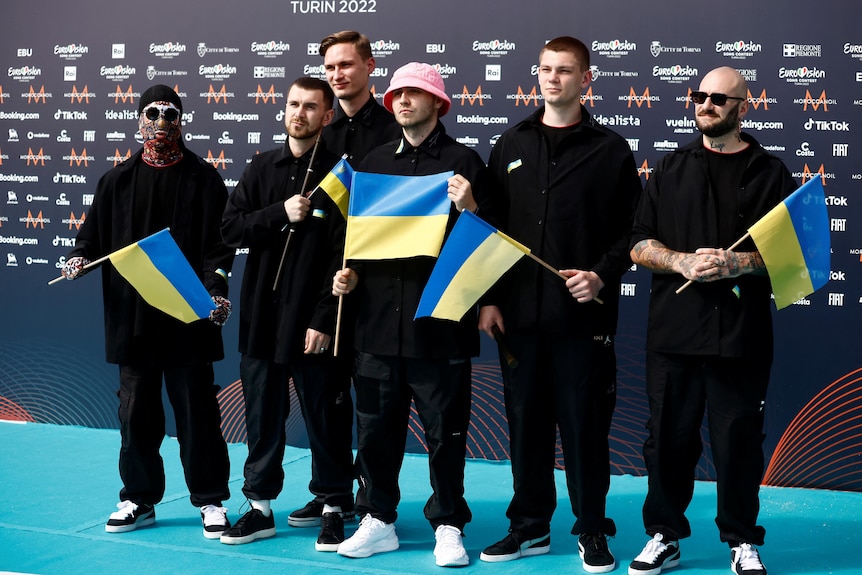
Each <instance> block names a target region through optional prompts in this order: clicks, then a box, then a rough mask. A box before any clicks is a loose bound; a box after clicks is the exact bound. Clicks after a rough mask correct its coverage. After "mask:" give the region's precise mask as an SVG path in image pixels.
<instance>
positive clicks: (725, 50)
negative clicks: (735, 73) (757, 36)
mask: <svg viewBox="0 0 862 575" xmlns="http://www.w3.org/2000/svg"><path fill="white" fill-rule="evenodd" d="M715 51H716V52H717V53H719V54H721V55H722V56H724V57H725V58H730V59H732V60H744V59H746V58H750V57H751V56H753V55H755V54H757V53H758V52H762V51H763V46H762V45H761V44H758V43H757V42H745V41H744V40H737V41H736V42H721V41H719V42H716V43H715Z"/></svg>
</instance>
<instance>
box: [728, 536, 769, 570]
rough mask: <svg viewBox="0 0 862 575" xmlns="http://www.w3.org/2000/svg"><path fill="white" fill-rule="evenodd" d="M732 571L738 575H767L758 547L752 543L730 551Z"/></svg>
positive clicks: (743, 544) (742, 544) (741, 544)
mask: <svg viewBox="0 0 862 575" xmlns="http://www.w3.org/2000/svg"><path fill="white" fill-rule="evenodd" d="M730 570H731V571H733V572H734V573H736V575H766V567H764V566H763V563H761V562H760V554H759V553H758V552H757V547H755V546H754V545H752V544H750V543H740V544H739V547H733V548H732V549H731V550H730Z"/></svg>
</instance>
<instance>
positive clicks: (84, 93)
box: [69, 86, 93, 104]
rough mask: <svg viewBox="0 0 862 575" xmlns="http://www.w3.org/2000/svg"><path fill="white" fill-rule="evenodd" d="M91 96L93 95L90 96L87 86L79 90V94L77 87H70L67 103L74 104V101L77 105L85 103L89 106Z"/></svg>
mask: <svg viewBox="0 0 862 575" xmlns="http://www.w3.org/2000/svg"><path fill="white" fill-rule="evenodd" d="M92 95H93V94H90V90H89V89H88V87H87V86H84V89H83V90H81V91H80V92H79V91H78V87H77V86H72V92H71V93H70V94H69V101H70V102H72V103H74V102H75V100H77V101H78V103H79V104H80V103H81V102H85V103H87V104H89V103H90V96H92Z"/></svg>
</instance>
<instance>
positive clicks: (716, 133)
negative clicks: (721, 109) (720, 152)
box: [694, 107, 739, 138]
mask: <svg viewBox="0 0 862 575" xmlns="http://www.w3.org/2000/svg"><path fill="white" fill-rule="evenodd" d="M705 118H717V119H718V121H717V122H715V123H713V124H706V123H705V121H704V119H705ZM694 123H695V125H696V126H697V129H698V130H700V132H701V133H702V134H703V135H704V136H706V137H707V138H720V137H721V136H725V135H727V134H729V133H731V132H733V131H734V130H736V128H737V127H738V126H739V108H737V107H734V108H733V111H731V112H728V113H727V117H726V118H724V119H723V120H722V119H721V117H720V116H718V115H714V116H696V117H695V118H694Z"/></svg>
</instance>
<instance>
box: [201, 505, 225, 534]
mask: <svg viewBox="0 0 862 575" xmlns="http://www.w3.org/2000/svg"><path fill="white" fill-rule="evenodd" d="M201 521H202V522H203V524H204V537H206V538H207V539H218V538H220V537H221V534H222V533H223V532H224V531H225V529H228V528H230V521H228V520H227V509H225V508H224V507H219V506H217V505H204V506H203V507H201Z"/></svg>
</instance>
